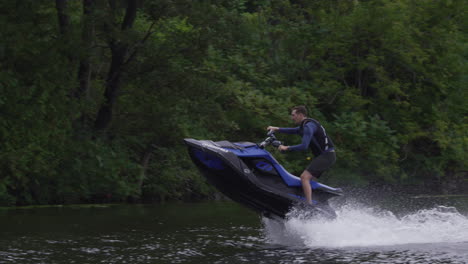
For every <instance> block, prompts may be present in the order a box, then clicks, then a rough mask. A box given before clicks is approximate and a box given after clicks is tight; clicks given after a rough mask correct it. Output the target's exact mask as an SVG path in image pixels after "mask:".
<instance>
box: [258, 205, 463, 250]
mask: <svg viewBox="0 0 468 264" xmlns="http://www.w3.org/2000/svg"><path fill="white" fill-rule="evenodd" d="M337 214H338V217H337V219H335V220H323V219H305V218H303V217H301V216H300V215H299V216H295V217H290V218H289V219H288V220H285V221H284V222H276V221H273V220H269V219H264V226H265V229H264V230H265V231H264V232H265V236H266V238H267V240H269V241H270V242H271V243H274V244H282V245H288V246H306V247H368V246H392V245H402V244H420V243H456V242H467V241H468V218H467V217H465V216H463V215H462V214H460V213H459V212H458V211H457V210H456V209H455V208H454V207H443V206H439V207H436V208H433V209H426V210H420V211H418V212H416V213H412V214H409V215H406V216H404V217H401V218H398V217H396V216H395V215H394V214H393V213H391V212H389V211H381V212H378V211H376V210H374V209H372V208H365V207H362V206H350V205H347V206H343V207H342V208H341V209H339V210H338V211H337Z"/></svg>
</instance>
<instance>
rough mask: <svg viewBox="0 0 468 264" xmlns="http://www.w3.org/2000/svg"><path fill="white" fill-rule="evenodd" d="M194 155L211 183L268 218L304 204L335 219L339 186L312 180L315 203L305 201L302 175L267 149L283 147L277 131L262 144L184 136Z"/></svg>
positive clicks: (281, 216) (308, 209)
mask: <svg viewBox="0 0 468 264" xmlns="http://www.w3.org/2000/svg"><path fill="white" fill-rule="evenodd" d="M184 141H185V144H186V145H187V146H188V149H189V154H190V157H191V158H192V160H193V162H194V163H195V165H196V166H197V167H198V169H200V171H201V172H202V174H203V175H204V176H205V177H206V178H207V180H208V182H209V183H210V184H212V185H213V186H215V187H216V188H217V189H218V190H219V191H220V192H221V193H223V194H224V195H226V196H227V197H229V198H231V199H232V200H234V201H236V202H238V203H240V204H243V205H245V206H247V207H249V208H251V209H253V210H255V211H257V212H259V213H261V214H263V215H265V216H267V217H280V218H285V217H286V215H287V213H288V212H289V211H290V210H291V209H292V208H293V207H294V206H298V205H299V206H300V207H301V208H306V210H307V211H309V212H311V213H312V214H314V215H320V216H324V217H327V218H331V219H333V218H335V217H336V213H335V211H334V210H333V209H332V208H331V207H330V205H329V204H328V199H330V198H332V197H335V196H341V195H342V194H343V193H342V191H341V189H339V188H332V187H330V186H326V185H324V184H321V183H318V182H315V181H311V185H312V189H313V190H314V196H313V199H314V205H309V204H307V203H306V202H305V198H304V194H303V191H302V185H301V180H300V178H299V177H297V176H294V175H292V174H290V173H289V172H287V171H286V169H284V167H283V166H281V165H280V164H279V163H278V161H277V160H276V159H275V158H274V157H273V156H272V155H271V154H270V153H269V152H268V151H267V150H265V148H266V147H267V146H269V145H272V146H276V147H277V146H279V145H280V144H281V142H279V141H278V140H277V139H276V137H275V135H274V133H273V131H270V132H269V133H268V134H267V138H266V139H265V140H264V141H263V142H261V143H259V144H256V143H252V142H229V141H218V142H213V141H211V140H195V139H184Z"/></svg>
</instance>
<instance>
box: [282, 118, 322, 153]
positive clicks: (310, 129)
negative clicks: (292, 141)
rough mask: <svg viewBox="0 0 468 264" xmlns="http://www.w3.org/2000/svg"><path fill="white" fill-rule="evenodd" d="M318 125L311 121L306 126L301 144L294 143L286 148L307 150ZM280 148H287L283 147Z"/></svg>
mask: <svg viewBox="0 0 468 264" xmlns="http://www.w3.org/2000/svg"><path fill="white" fill-rule="evenodd" d="M315 129H316V126H315V124H314V123H312V122H309V123H307V124H306V125H305V126H304V135H303V136H302V141H301V144H299V145H294V146H287V147H286V150H289V151H305V150H307V149H308V148H309V145H310V141H311V140H312V136H313V134H314V133H315ZM280 150H285V148H282V149H280Z"/></svg>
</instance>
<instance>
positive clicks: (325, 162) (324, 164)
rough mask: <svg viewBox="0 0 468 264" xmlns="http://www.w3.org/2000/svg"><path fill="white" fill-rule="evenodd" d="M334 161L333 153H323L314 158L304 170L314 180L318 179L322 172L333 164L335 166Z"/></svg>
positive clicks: (334, 155)
mask: <svg viewBox="0 0 468 264" xmlns="http://www.w3.org/2000/svg"><path fill="white" fill-rule="evenodd" d="M335 161H336V154H335V151H330V152H325V153H323V154H321V155H320V156H318V157H315V158H314V159H313V160H312V162H311V163H310V164H309V166H308V167H307V169H306V170H307V171H308V172H310V173H311V174H312V176H314V177H315V178H319V177H320V175H322V173H323V172H324V171H326V170H328V169H329V168H330V167H331V166H332V165H333V164H335Z"/></svg>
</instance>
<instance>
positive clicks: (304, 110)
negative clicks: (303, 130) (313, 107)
mask: <svg viewBox="0 0 468 264" xmlns="http://www.w3.org/2000/svg"><path fill="white" fill-rule="evenodd" d="M292 111H296V113H298V114H303V115H304V116H307V108H306V107H305V106H304V105H298V106H295V107H293V108H292Z"/></svg>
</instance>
